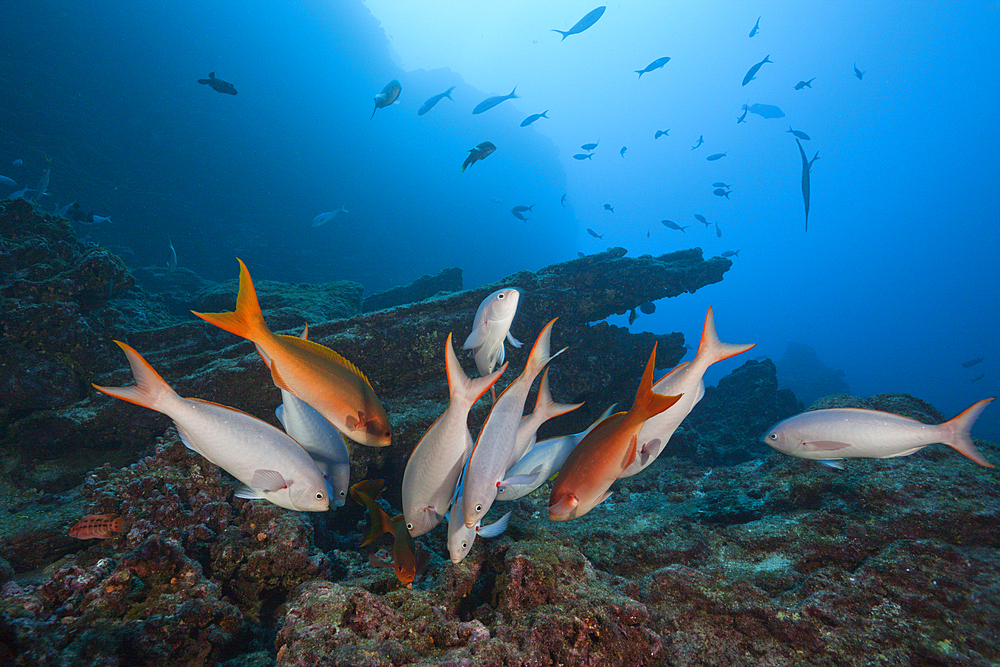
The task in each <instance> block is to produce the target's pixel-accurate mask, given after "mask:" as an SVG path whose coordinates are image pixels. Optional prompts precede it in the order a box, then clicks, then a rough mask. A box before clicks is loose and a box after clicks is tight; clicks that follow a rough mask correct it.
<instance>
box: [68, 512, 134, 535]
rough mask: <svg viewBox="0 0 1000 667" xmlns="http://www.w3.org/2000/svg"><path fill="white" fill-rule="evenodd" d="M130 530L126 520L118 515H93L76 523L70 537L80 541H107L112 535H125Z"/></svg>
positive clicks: (70, 530)
mask: <svg viewBox="0 0 1000 667" xmlns="http://www.w3.org/2000/svg"><path fill="white" fill-rule="evenodd" d="M127 530H128V524H127V523H126V522H125V519H123V518H121V517H120V516H118V515H117V514H91V515H90V516H85V517H83V518H82V519H80V520H79V521H77V522H76V525H75V526H73V527H72V528H70V529H69V536H70V537H75V538H77V539H80V540H90V539H94V538H99V539H102V540H104V539H107V538H109V537H111V534H112V533H124V532H125V531H127Z"/></svg>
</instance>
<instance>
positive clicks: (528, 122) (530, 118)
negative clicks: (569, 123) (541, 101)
mask: <svg viewBox="0 0 1000 667" xmlns="http://www.w3.org/2000/svg"><path fill="white" fill-rule="evenodd" d="M548 112H549V110H548V109H546V110H545V111H543V112H542V113H533V114H531V115H530V116H528V117H527V118H525V119H524V120H522V121H521V127H527V126H529V125H531V124H532V123H534V122H535V121H536V120H538V119H539V118H548V116H546V115H545V114H547V113H548Z"/></svg>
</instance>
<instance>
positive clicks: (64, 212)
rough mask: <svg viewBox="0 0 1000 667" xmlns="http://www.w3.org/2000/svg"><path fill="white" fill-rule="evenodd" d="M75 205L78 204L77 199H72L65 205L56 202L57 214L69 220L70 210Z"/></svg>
mask: <svg viewBox="0 0 1000 667" xmlns="http://www.w3.org/2000/svg"><path fill="white" fill-rule="evenodd" d="M74 206H76V202H75V201H71V202H70V203H68V204H66V205H65V206H59V205H58V204H56V215H58V216H59V217H60V218H66V219H67V220H68V219H69V210H70V209H71V208H73V207H74Z"/></svg>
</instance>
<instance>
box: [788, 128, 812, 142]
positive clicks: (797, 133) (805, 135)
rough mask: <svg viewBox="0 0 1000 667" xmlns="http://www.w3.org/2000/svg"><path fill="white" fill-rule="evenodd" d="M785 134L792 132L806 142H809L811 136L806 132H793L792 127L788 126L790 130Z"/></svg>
mask: <svg viewBox="0 0 1000 667" xmlns="http://www.w3.org/2000/svg"><path fill="white" fill-rule="evenodd" d="M785 132H791V133H792V134H794V135H795V136H796V137H798V138H799V139H804V140H805V141H809V135H808V134H806V133H805V132H801V131H799V130H793V129H792V126H791V125H789V126H788V129H787V130H785Z"/></svg>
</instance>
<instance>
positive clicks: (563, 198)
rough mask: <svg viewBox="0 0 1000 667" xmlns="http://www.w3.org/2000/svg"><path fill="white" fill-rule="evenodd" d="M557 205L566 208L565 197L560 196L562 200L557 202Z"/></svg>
mask: <svg viewBox="0 0 1000 667" xmlns="http://www.w3.org/2000/svg"><path fill="white" fill-rule="evenodd" d="M559 203H560V204H562V205H563V208H566V195H563V196H562V198H561V199H560V200H559Z"/></svg>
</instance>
